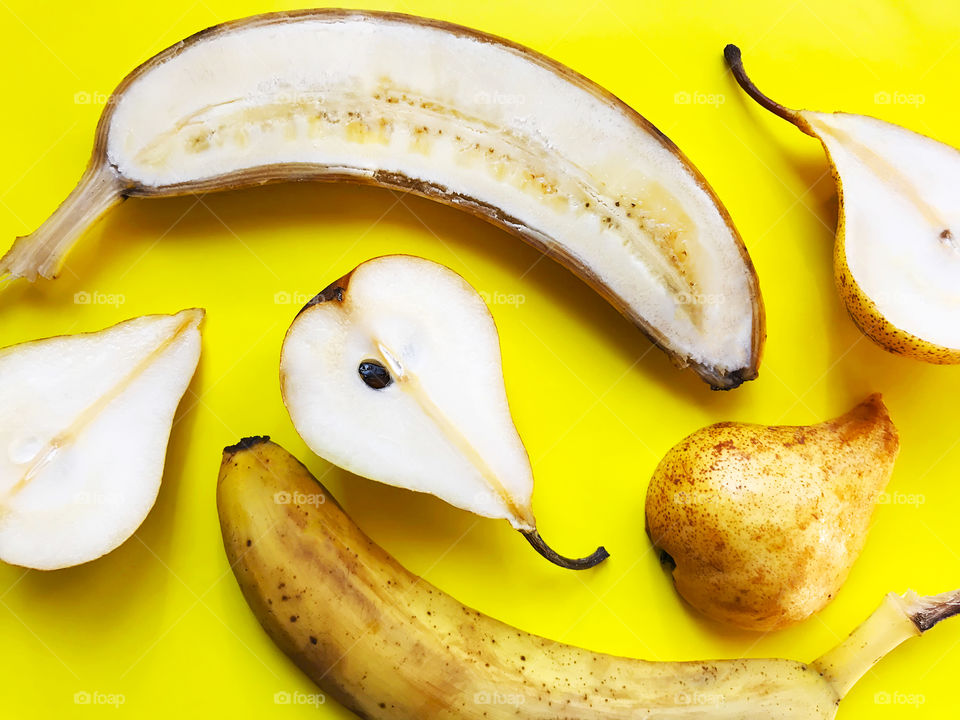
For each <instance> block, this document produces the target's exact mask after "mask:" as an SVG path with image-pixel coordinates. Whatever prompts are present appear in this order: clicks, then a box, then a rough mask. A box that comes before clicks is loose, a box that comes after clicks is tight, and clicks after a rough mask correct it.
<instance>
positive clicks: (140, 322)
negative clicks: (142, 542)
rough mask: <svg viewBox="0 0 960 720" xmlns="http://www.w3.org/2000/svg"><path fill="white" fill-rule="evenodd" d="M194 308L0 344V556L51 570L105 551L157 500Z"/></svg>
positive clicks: (192, 348) (195, 344) (193, 351)
mask: <svg viewBox="0 0 960 720" xmlns="http://www.w3.org/2000/svg"><path fill="white" fill-rule="evenodd" d="M202 318H203V311H202V310H197V309H191V310H184V311H182V312H180V313H177V314H176V315H147V316H143V317H138V318H134V319H132V320H127V321H125V322H122V323H120V324H118V325H114V326H113V327H110V328H107V329H105V330H101V331H99V332H93V333H85V334H81V335H65V336H61V337H52V338H46V339H43V340H35V341H33V342H27V343H23V344H21V345H13V346H11V347H8V348H5V349H3V350H0V450H2V452H0V560H3V561H4V562H8V563H11V564H14V565H21V566H23V567H29V568H37V569H43V570H51V569H55V568H62V567H68V566H71V565H78V564H80V563H84V562H87V561H90V560H93V559H95V558H98V557H100V556H101V555H104V554H105V553H108V552H110V551H111V550H113V549H114V548H116V547H117V546H119V545H120V544H121V543H123V542H124V541H125V540H127V539H128V538H129V537H130V536H131V535H132V534H133V533H134V532H135V531H136V529H137V528H138V527H139V526H140V524H141V523H142V522H143V520H144V518H146V516H147V513H148V512H149V511H150V508H151V507H153V504H154V502H155V500H156V497H157V492H158V490H159V488H160V480H161V477H162V475H163V465H164V458H165V455H166V449H167V440H168V437H169V435H170V429H171V425H172V423H173V417H174V412H175V411H176V409H177V405H178V404H179V402H180V398H181V397H182V396H183V393H184V392H185V391H186V388H187V385H188V384H189V382H190V379H191V378H192V377H193V374H194V371H195V370H196V367H197V362H198V360H199V358H200V330H199V325H200V321H201V320H202Z"/></svg>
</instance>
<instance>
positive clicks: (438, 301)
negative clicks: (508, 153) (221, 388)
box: [280, 255, 607, 569]
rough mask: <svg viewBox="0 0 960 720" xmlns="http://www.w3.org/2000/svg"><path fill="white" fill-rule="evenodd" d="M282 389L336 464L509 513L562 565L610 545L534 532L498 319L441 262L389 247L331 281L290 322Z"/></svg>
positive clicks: (479, 508)
mask: <svg viewBox="0 0 960 720" xmlns="http://www.w3.org/2000/svg"><path fill="white" fill-rule="evenodd" d="M280 388H281V391H282V394H283V401H284V403H285V404H286V406H287V410H288V411H289V412H290V418H291V419H292V420H293V424H294V426H295V427H296V429H297V432H298V433H300V436H301V437H302V438H303V439H304V441H305V442H306V443H307V445H308V446H309V447H310V449H311V450H313V451H314V452H315V453H317V454H318V455H320V456H322V457H324V458H326V459H327V460H329V461H330V462H332V463H334V464H335V465H339V466H340V467H342V468H345V469H347V470H349V471H350V472H353V473H356V474H357V475H362V476H364V477H367V478H370V479H372V480H377V481H379V482H383V483H386V484H388V485H395V486H397V487H403V488H408V489H410V490H417V491H419V492H425V493H430V494H432V495H436V496H437V497H439V498H441V499H443V500H445V501H447V502H448V503H450V504H451V505H455V506H457V507H459V508H463V509H464V510H469V511H470V512H473V513H476V514H477V515H482V516H484V517H491V518H502V519H505V520H508V521H509V522H510V524H511V525H513V527H514V528H516V529H517V530H519V531H520V532H521V533H523V535H524V536H525V537H526V538H527V540H529V541H530V543H531V544H532V545H533V546H534V547H535V548H536V549H537V551H538V552H540V553H541V554H542V555H544V557H546V558H547V559H549V560H550V561H552V562H554V563H556V564H558V565H561V566H563V567H569V568H575V569H581V568H587V567H592V566H593V565H596V564H597V563H599V562H600V561H602V560H603V559H604V558H606V557H607V552H606V550H604V549H603V548H599V549H598V550H597V551H596V552H594V553H593V554H592V555H590V556H589V557H586V558H581V559H569V558H565V557H562V556H560V555H558V554H557V553H556V552H554V551H553V550H551V549H550V548H549V547H548V546H547V545H546V544H545V543H544V542H543V540H542V539H541V538H540V535H539V533H538V532H537V529H536V521H535V520H534V517H533V511H532V509H531V498H532V494H533V472H532V470H531V468H530V460H529V458H528V457H527V451H526V449H525V448H524V446H523V443H522V442H521V440H520V436H519V435H518V434H517V430H516V427H515V426H514V424H513V419H512V417H511V415H510V408H509V406H508V404H507V394H506V390H505V388H504V383H503V371H502V367H501V360H500V339H499V336H498V334H497V328H496V325H495V324H494V321H493V317H492V316H491V315H490V311H489V309H488V308H487V306H486V304H485V303H484V301H483V298H481V297H480V295H479V294H478V293H477V291H476V290H474V289H473V287H471V286H470V285H469V284H468V283H467V282H466V281H465V280H464V279H463V278H462V277H460V276H459V275H458V274H456V273H455V272H453V271H452V270H450V269H449V268H447V267H444V266H443V265H439V264H437V263H434V262H431V261H429V260H424V259H422V258H417V257H412V256H408V255H392V256H387V257H380V258H375V259H373V260H368V261H367V262H365V263H362V264H361V265H359V266H358V267H357V268H355V269H354V270H353V271H352V272H350V273H349V274H348V275H346V276H344V277H342V278H341V279H340V280H338V281H336V282H335V283H333V284H331V285H330V286H329V287H327V288H326V289H325V290H324V291H323V292H321V293H320V294H319V295H317V296H316V297H315V298H314V299H313V300H311V301H310V303H308V304H307V306H306V307H304V308H303V310H301V311H300V313H299V314H298V315H297V317H296V319H295V320H294V321H293V324H292V325H291V326H290V328H289V330H288V331H287V334H286V337H285V338H284V341H283V350H282V353H281V359H280Z"/></svg>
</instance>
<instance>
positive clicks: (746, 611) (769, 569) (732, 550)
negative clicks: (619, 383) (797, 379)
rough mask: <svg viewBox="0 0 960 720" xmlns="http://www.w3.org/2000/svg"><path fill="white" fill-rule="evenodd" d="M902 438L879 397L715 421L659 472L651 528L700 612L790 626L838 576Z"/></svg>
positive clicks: (649, 513) (834, 586) (649, 508)
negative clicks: (791, 420) (759, 421)
mask: <svg viewBox="0 0 960 720" xmlns="http://www.w3.org/2000/svg"><path fill="white" fill-rule="evenodd" d="M899 448H900V442H899V438H898V436H897V431H896V428H895V427H894V425H893V422H892V420H891V419H890V415H889V413H888V412H887V408H886V407H885V406H884V404H883V401H882V400H881V398H880V395H871V396H870V397H869V398H867V399H866V400H864V401H863V402H862V403H860V404H859V405H857V406H856V407H855V408H854V409H853V410H851V411H850V412H848V413H847V414H845V415H842V416H840V417H838V418H836V419H834V420H828V421H826V422H823V423H820V424H817V425H810V426H764V425H753V424H746V423H732V422H727V423H719V424H716V425H711V426H709V427H706V428H703V429H702V430H699V431H697V432H695V433H693V434H692V435H690V436H688V437H687V438H686V439H684V440H682V441H681V442H680V443H679V444H678V445H676V446H675V447H674V448H673V449H671V450H670V451H669V452H668V453H667V455H666V456H665V457H664V458H663V460H662V461H661V462H660V465H659V466H658V467H657V469H656V471H655V472H654V474H653V478H652V479H651V481H650V485H649V488H648V490H647V500H646V523H647V533H648V534H649V536H650V539H651V540H652V541H653V543H654V545H656V546H658V547H659V548H660V549H661V550H662V551H663V552H664V553H666V554H668V555H669V556H670V558H672V560H673V563H674V564H675V567H674V570H673V579H674V582H675V584H676V587H677V590H678V591H679V593H680V594H681V595H682V596H683V597H684V598H685V599H686V600H687V602H689V603H690V604H691V605H693V606H694V607H695V608H697V609H698V610H700V611H701V612H702V613H704V614H705V615H707V616H709V617H711V618H713V619H714V620H718V621H720V622H725V623H730V624H732V625H736V626H738V627H742V628H746V629H750V630H759V631H767V630H775V629H777V628H782V627H786V626H788V625H792V624H794V623H797V622H800V621H801V620H804V619H805V618H807V617H809V616H810V615H812V614H813V613H815V612H817V611H819V610H820V609H822V608H823V607H824V606H825V605H826V604H827V603H828V602H830V600H831V599H832V598H833V597H834V596H835V595H836V593H837V591H838V590H839V589H840V586H841V585H843V582H844V580H846V577H847V574H848V572H849V570H850V567H851V566H852V565H853V562H854V561H855V560H856V558H857V556H858V555H859V554H860V551H861V550H862V549H863V545H864V542H865V541H866V538H867V531H868V530H869V527H870V518H871V516H872V515H873V510H874V506H875V505H876V502H877V500H878V498H879V496H880V494H881V493H882V492H883V490H884V488H885V487H886V485H887V482H888V480H889V479H890V475H891V473H892V471H893V465H894V461H895V460H896V457H897V454H898V452H899Z"/></svg>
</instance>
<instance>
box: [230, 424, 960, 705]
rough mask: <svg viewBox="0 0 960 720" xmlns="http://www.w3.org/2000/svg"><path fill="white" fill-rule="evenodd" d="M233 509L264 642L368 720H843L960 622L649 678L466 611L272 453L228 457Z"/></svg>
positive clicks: (926, 617) (864, 628)
mask: <svg viewBox="0 0 960 720" xmlns="http://www.w3.org/2000/svg"><path fill="white" fill-rule="evenodd" d="M217 505H218V509H219V513H220V524H221V528H222V530H223V540H224V547H225V548H226V552H227V557H228V558H229V560H230V564H231V566H232V568H233V571H234V573H235V574H236V577H237V580H238V581H239V583H240V588H241V590H242V591H243V594H244V596H245V598H246V600H247V602H248V603H249V605H250V607H251V609H252V610H253V612H254V614H255V615H256V616H257V618H258V619H259V621H260V623H261V624H262V625H263V627H264V629H266V631H267V633H268V634H269V635H270V637H271V638H273V640H274V641H275V642H276V643H277V645H279V646H280V648H281V649H283V651H284V652H285V653H287V655H289V656H290V657H291V658H292V659H293V661H294V662H295V663H296V664H297V665H298V666H299V667H300V668H301V669H302V670H303V671H304V672H305V673H306V674H307V675H308V676H310V677H311V678H312V679H313V680H314V681H315V682H316V683H317V684H318V685H319V686H320V687H321V688H322V689H323V691H324V692H326V693H327V694H329V695H330V696H331V697H333V698H335V699H336V700H338V701H339V702H341V703H342V704H343V705H345V706H346V707H348V708H349V709H351V710H352V711H353V712H355V713H357V714H358V715H359V716H360V717H362V718H369V719H376V720H425V719H426V718H431V719H438V720H454V719H455V718H456V719H457V720H474V719H477V720H480V719H484V720H496V719H497V718H508V717H509V718H523V719H525V720H557V719H558V718H563V719H565V720H596V719H598V718H606V719H608V720H611V719H614V720H627V719H635V718H648V719H654V718H656V719H663V718H669V719H671V720H685V719H687V718H690V719H693V718H698V719H700V720H703V719H709V720H734V719H736V720H744V719H745V718H748V719H749V718H752V719H756V720H787V719H796V720H801V719H802V720H811V719H812V718H814V719H823V718H832V717H834V714H835V713H836V710H837V706H838V704H839V702H840V700H841V698H843V696H844V695H845V694H846V693H847V691H848V690H849V689H850V688H851V687H853V685H854V683H856V681H857V680H858V679H859V678H860V677H861V676H862V675H863V674H864V673H865V672H866V671H867V670H869V668H870V667H872V666H873V664H874V663H875V662H877V660H878V659H879V658H881V657H882V656H883V655H885V654H886V653H887V652H889V651H890V650H892V649H893V648H895V647H896V646H897V645H899V644H900V643H902V642H903V641H905V640H907V639H909V638H911V637H915V636H918V635H920V634H921V633H923V632H924V631H925V630H927V629H929V628H930V627H932V626H933V625H934V624H936V623H937V622H939V621H940V620H942V619H944V618H946V617H949V616H951V615H953V614H955V613H957V612H960V591H958V592H955V593H949V594H947V595H942V596H936V597H928V598H919V597H917V596H915V595H912V594H911V595H909V596H908V597H900V596H897V595H892V594H891V595H889V596H887V598H886V599H885V600H884V601H883V603H882V604H881V606H880V607H879V608H878V609H877V610H876V612H874V614H873V615H871V616H870V617H869V618H868V619H867V621H866V622H864V623H863V624H862V625H861V626H860V627H859V628H857V629H856V630H855V631H854V633H853V634H852V635H851V636H850V638H849V639H848V640H846V641H844V642H843V643H841V644H840V645H839V646H837V647H836V648H834V649H833V650H831V651H830V652H828V653H827V654H826V655H824V656H823V657H821V658H819V659H818V660H816V661H814V662H813V663H810V664H805V663H801V662H796V661H793V660H781V659H770V660H763V659H744V660H717V661H706V662H647V661H643V660H635V659H630V658H622V657H615V656H612V655H606V654H604V653H596V652H591V651H589V650H584V649H582V648H578V647H573V646H570V645H564V644H562V643H559V642H554V641H552V640H548V639H546V638H542V637H538V636H536V635H531V634H529V633H525V632H522V631H521V630H518V629H517V628H514V627H510V626H509V625H506V624H504V623H502V622H499V621H498V620H495V619H493V618H491V617H488V616H486V615H484V614H482V613H480V612H478V611H476V610H473V609H471V608H468V607H466V606H464V605H462V604H461V603H459V602H457V601H456V600H455V599H454V598H452V597H450V596H449V595H447V594H446V593H444V592H442V591H440V590H438V589H437V588H435V587H433V586H432V585H431V584H430V583H428V582H426V581H425V580H423V579H422V578H420V577H417V576H416V575H414V574H413V573H411V572H409V571H407V570H406V569H405V568H403V567H402V566H401V565H400V564H399V563H398V562H397V561H396V560H394V558H393V557H391V556H390V555H389V554H388V553H387V552H386V551H385V550H383V548H381V547H380V546H378V545H377V544H376V543H374V542H373V541H372V540H370V538H368V537H367V536H366V535H365V534H364V533H363V532H362V531H361V530H360V529H359V528H358V527H357V526H356V525H355V524H354V523H353V521H352V520H351V519H350V518H349V517H348V516H347V515H346V513H345V512H344V511H343V509H342V508H341V507H340V506H339V505H338V504H337V503H336V501H335V500H334V499H333V498H332V497H331V496H330V495H329V494H328V493H327V491H326V490H325V489H324V488H323V486H322V485H320V484H319V483H318V482H317V480H316V479H315V478H314V477H313V476H312V475H311V474H310V472H309V471H308V470H307V469H306V468H305V467H304V466H303V465H301V464H300V463H299V462H298V461H297V460H296V458H294V457H293V456H292V455H290V454H289V453H287V452H286V451H285V450H284V449H283V448H281V447H280V446H278V445H276V444H274V443H272V442H270V441H269V438H265V437H255V438H246V439H244V440H242V441H241V442H240V443H238V444H237V445H234V446H231V447H228V448H226V449H225V450H224V455H223V464H222V466H221V469H220V477H219V482H218V485H217Z"/></svg>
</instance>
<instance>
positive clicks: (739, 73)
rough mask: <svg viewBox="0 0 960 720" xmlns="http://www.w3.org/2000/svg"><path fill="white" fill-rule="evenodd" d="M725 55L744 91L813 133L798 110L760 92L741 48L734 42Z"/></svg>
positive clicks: (788, 120) (806, 131) (774, 112)
mask: <svg viewBox="0 0 960 720" xmlns="http://www.w3.org/2000/svg"><path fill="white" fill-rule="evenodd" d="M723 57H724V58H726V60H727V65H729V66H730V72H732V73H733V77H734V78H735V79H736V81H737V84H738V85H739V86H740V87H741V88H743V91H744V92H745V93H746V94H747V95H749V96H750V97H752V98H753V99H754V100H755V101H756V102H757V104H758V105H760V107H763V108H766V109H767V110H769V111H770V112H772V113H773V114H774V115H777V116H779V117H782V118H783V119H784V120H786V121H787V122H789V123H793V124H794V125H796V126H797V127H798V128H800V129H801V130H803V132H805V133H807V134H808V135H810V134H811V133H810V131H809V130H808V129H807V128H806V127H805V125H806V123H805V122H804V121H803V118H801V117H800V115H799V113H797V111H796V110H791V109H790V108H788V107H786V106H784V105H781V104H780V103H778V102H776V101H775V100H772V99H771V98H769V97H767V96H766V95H764V94H763V93H762V92H760V88H758V87H757V86H756V85H755V84H754V83H753V80H751V79H750V78H749V76H747V71H746V70H745V69H744V67H743V58H742V57H741V55H740V48H738V47H737V46H736V45H733V44H731V45H727V46H726V47H725V48H724V49H723Z"/></svg>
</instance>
